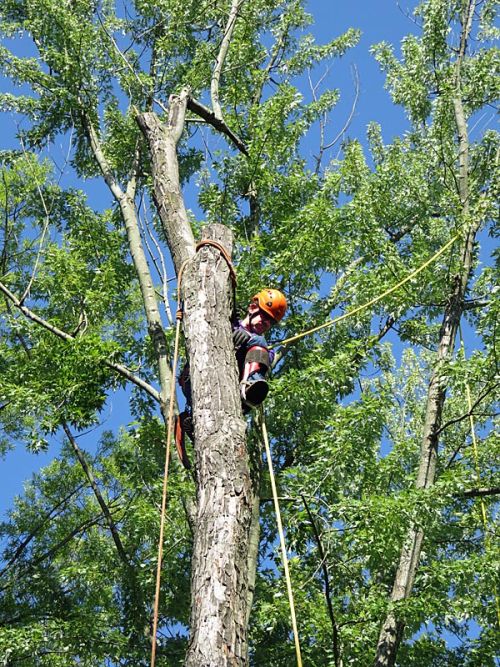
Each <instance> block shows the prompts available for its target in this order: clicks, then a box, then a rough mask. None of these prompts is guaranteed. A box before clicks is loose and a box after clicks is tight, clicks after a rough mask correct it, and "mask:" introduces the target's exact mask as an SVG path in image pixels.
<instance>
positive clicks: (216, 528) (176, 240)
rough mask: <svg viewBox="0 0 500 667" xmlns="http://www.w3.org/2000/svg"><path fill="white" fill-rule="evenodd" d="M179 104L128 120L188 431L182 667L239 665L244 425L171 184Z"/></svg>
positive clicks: (218, 296) (218, 317)
mask: <svg viewBox="0 0 500 667" xmlns="http://www.w3.org/2000/svg"><path fill="white" fill-rule="evenodd" d="M186 99H187V94H186V93H182V94H181V95H180V96H178V97H177V96H176V97H172V98H171V107H170V115H169V121H168V123H167V124H166V125H162V124H161V123H160V122H159V120H158V119H157V117H156V116H155V115H154V114H151V113H147V114H142V115H141V116H139V117H138V122H139V125H140V127H141V129H142V130H143V132H144V134H145V136H146V138H147V140H148V143H149V146H150V150H151V156H152V164H153V178H154V198H155V204H156V206H157V209H158V212H159V215H160V218H161V220H162V224H163V227H164V229H165V233H166V237H167V241H168V244H169V247H170V250H171V252H172V256H173V261H174V265H175V268H176V271H177V275H179V273H180V271H181V269H182V270H183V278H182V286H181V295H182V299H183V304H184V318H183V322H184V334H185V338H186V346H187V351H188V358H189V363H190V375H191V383H192V395H193V417H194V426H195V455H196V481H197V501H198V505H197V510H196V517H195V526H194V549H193V561H192V571H191V627H190V639H189V647H188V652H187V656H186V662H185V664H186V666H189V667H193V666H196V667H213V665H217V666H218V667H219V666H220V667H223V666H224V665H231V666H240V665H246V664H248V658H247V590H248V579H247V560H248V542H249V530H250V523H251V514H252V490H251V479H250V466H249V459H248V453H247V449H246V435H245V420H244V418H243V415H242V412H241V400H240V395H239V388H238V371H237V367H236V359H235V355H234V348H233V342H232V332H231V324H230V321H231V312H232V304H231V295H232V290H231V280H230V271H229V266H228V264H227V262H226V261H225V259H224V258H223V257H222V254H221V252H220V250H219V249H217V248H215V247H213V246H209V245H207V246H205V247H202V248H201V249H200V250H199V251H198V252H197V253H196V254H195V249H194V239H193V235H192V232H191V227H190V225H189V222H188V219H187V215H186V212H185V209H184V203H183V200H182V194H181V191H180V186H179V179H178V166H177V156H176V145H177V142H178V140H179V138H180V136H181V133H182V127H183V124H184V113H185V108H186ZM206 238H210V239H212V240H214V241H216V242H218V243H221V244H222V245H223V246H224V247H225V248H226V249H227V251H228V252H229V253H230V252H231V249H232V236H231V233H230V231H229V230H228V229H227V228H225V227H223V226H222V225H212V226H211V227H209V228H208V229H207V230H206Z"/></svg>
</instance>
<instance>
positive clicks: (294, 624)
mask: <svg viewBox="0 0 500 667" xmlns="http://www.w3.org/2000/svg"><path fill="white" fill-rule="evenodd" d="M260 421H261V425H262V437H263V439H264V447H265V449H266V458H267V464H268V467H269V475H270V477H271V488H272V491H273V501H274V511H275V512H276V523H277V524H278V533H279V537H280V545H281V557H282V560H283V569H284V571H285V579H286V588H287V592H288V602H289V604H290V615H291V617H292V629H293V639H294V642H295V653H296V656H297V667H302V656H301V653H300V643H299V633H298V630H297V619H296V617H295V604H294V601H293V591H292V581H291V579H290V571H289V569H288V557H287V555H286V544H285V535H284V533H283V523H282V521H281V512H280V505H279V502H278V492H277V490H276V481H275V479H274V470H273V462H272V460H271V450H270V447H269V438H268V435H267V428H266V422H265V421H264V410H263V408H262V406H261V408H260Z"/></svg>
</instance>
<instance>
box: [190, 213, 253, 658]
mask: <svg viewBox="0 0 500 667" xmlns="http://www.w3.org/2000/svg"><path fill="white" fill-rule="evenodd" d="M207 235H208V236H209V237H210V238H212V239H214V240H217V241H219V242H221V243H222V244H223V245H224V246H225V247H226V248H227V249H228V250H230V232H229V230H227V229H226V228H224V227H222V226H221V225H213V226H212V227H211V228H210V229H209V230H207ZM230 293H231V283H230V278H229V269H228V267H227V265H226V263H225V261H224V260H223V259H222V258H221V255H220V253H219V251H218V250H217V249H214V248H211V247H205V248H202V249H201V250H200V251H199V252H198V254H197V256H196V258H195V260H194V261H193V262H192V263H190V264H189V266H188V268H187V269H186V272H185V275H184V279H183V290H182V294H183V298H184V312H185V319H184V321H185V335H186V342H187V347H188V354H189V361H190V369H191V371H190V372H191V381H192V390H193V415H194V424H195V442H196V445H195V452H196V471H197V478H198V484H197V499H198V507H197V517H196V529H195V535H194V547H193V561H192V575H191V591H192V605H191V636H190V641H189V648H188V653H187V657H186V663H185V664H186V665H187V666H193V667H194V666H196V667H209V666H212V665H221V666H223V665H245V664H248V663H247V645H246V641H247V640H246V618H247V574H246V569H247V558H248V536H249V535H248V534H249V528H250V521H251V511H252V509H251V495H252V494H251V482H250V468H249V460H248V454H247V450H246V438H245V421H244V419H243V416H242V414H241V402H240V396H239V391H238V376H237V368H236V361H235V356H234V349H233V343H232V336H231V327H230V318H231V305H230Z"/></svg>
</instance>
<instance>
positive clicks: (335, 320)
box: [276, 234, 460, 346]
mask: <svg viewBox="0 0 500 667" xmlns="http://www.w3.org/2000/svg"><path fill="white" fill-rule="evenodd" d="M459 237H460V234H455V236H453V237H452V238H451V239H450V240H449V241H448V242H447V243H445V245H444V246H443V247H442V248H440V249H439V250H438V251H437V252H436V253H434V255H432V257H430V258H429V259H428V260H426V261H425V262H424V263H423V264H421V265H420V266H419V267H418V268H417V269H415V270H414V271H412V272H411V273H409V274H408V275H407V276H406V278H403V280H400V281H399V282H398V283H397V284H396V285H393V286H392V287H389V289H386V290H385V292H382V294H379V295H378V296H376V297H374V298H373V299H370V301H367V302H366V303H362V304H361V305H360V306H357V308H354V309H353V310H349V311H348V312H347V313H344V314H343V315H339V316H338V317H334V318H333V319H332V320H328V322H324V323H323V324H320V325H318V326H317V327H313V328H312V329H308V330H307V331H303V332H302V333H299V334H297V335H296V336H291V337H290V338H285V340H282V341H278V342H277V343H276V346H277V345H282V346H284V345H290V344H291V343H295V341H297V340H300V339H301V338H304V336H309V334H312V333H315V332H316V331H320V330H321V329H326V328H327V327H331V326H333V325H334V324H337V323H338V322H342V320H345V319H347V318H348V317H352V315H356V314H357V313H359V312H361V311H362V310H365V308H369V307H370V306H373V305H374V304H375V303H378V302H379V301H382V299H385V297H386V296H389V294H392V293H393V292H395V291H396V290H398V289H399V288H400V287H402V286H403V285H406V283H408V282H410V280H413V278H415V277H416V276H418V274H419V273H421V272H422V271H424V269H426V268H427V267H428V266H429V265H430V264H432V263H433V262H435V261H436V260H437V259H438V257H441V255H442V254H443V253H444V252H446V251H447V250H448V248H449V247H450V246H452V245H453V244H454V243H455V241H456V240H457V239H458V238H459Z"/></svg>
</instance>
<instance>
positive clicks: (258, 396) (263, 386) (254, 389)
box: [240, 373, 269, 408]
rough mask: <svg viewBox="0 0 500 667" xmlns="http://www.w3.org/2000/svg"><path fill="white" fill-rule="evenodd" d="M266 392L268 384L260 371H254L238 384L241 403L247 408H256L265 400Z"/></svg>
mask: <svg viewBox="0 0 500 667" xmlns="http://www.w3.org/2000/svg"><path fill="white" fill-rule="evenodd" d="M268 392H269V385H268V383H267V381H266V380H264V378H263V377H262V375H261V374H260V373H254V374H253V375H251V376H250V377H249V378H248V379H247V380H246V381H245V382H242V383H241V384H240V393H241V398H242V401H243V405H244V406H247V407H249V408H256V407H257V406H258V405H260V404H261V403H262V402H263V401H265V399H266V396H267V394H268Z"/></svg>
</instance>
